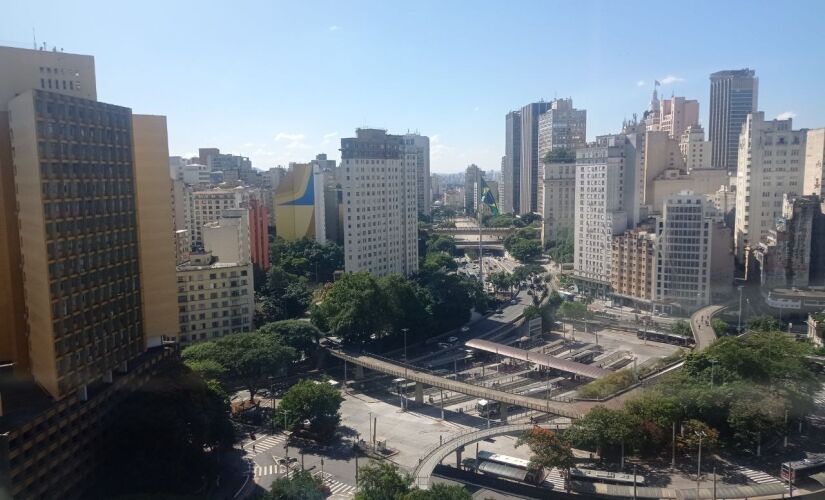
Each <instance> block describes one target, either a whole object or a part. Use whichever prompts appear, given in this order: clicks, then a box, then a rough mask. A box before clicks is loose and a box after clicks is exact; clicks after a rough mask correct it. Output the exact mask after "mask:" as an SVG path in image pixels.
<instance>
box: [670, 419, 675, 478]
mask: <svg viewBox="0 0 825 500" xmlns="http://www.w3.org/2000/svg"><path fill="white" fill-rule="evenodd" d="M672 450H673V454H672V456H671V458H670V468H671V469H675V468H676V420H674V421H673V445H672Z"/></svg>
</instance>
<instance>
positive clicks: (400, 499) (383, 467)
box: [355, 462, 473, 500]
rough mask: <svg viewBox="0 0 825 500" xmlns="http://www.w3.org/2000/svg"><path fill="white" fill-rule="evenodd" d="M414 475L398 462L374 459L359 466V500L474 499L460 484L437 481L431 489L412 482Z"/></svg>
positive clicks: (357, 498)
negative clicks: (406, 471)
mask: <svg viewBox="0 0 825 500" xmlns="http://www.w3.org/2000/svg"><path fill="white" fill-rule="evenodd" d="M412 482H413V478H412V477H410V476H409V475H408V474H405V473H403V472H401V471H400V470H399V468H398V466H397V465H395V464H393V463H387V462H372V463H369V464H367V465H364V466H362V467H360V468H359V469H358V485H359V490H358V493H356V494H355V500H471V499H472V498H473V496H472V495H471V494H470V493H469V492H468V491H467V490H466V489H464V487H462V486H460V485H448V484H433V485H432V486H430V488H429V489H427V490H419V489H417V488H415V487H413V486H412Z"/></svg>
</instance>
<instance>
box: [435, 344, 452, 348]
mask: <svg viewBox="0 0 825 500" xmlns="http://www.w3.org/2000/svg"><path fill="white" fill-rule="evenodd" d="M438 347H440V348H442V349H449V348H450V347H452V346H451V345H450V344H448V343H446V342H439V343H438Z"/></svg>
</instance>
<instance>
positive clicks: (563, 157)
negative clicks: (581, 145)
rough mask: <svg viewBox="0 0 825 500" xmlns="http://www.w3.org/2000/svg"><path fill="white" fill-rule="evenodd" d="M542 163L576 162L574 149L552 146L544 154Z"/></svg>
mask: <svg viewBox="0 0 825 500" xmlns="http://www.w3.org/2000/svg"><path fill="white" fill-rule="evenodd" d="M542 161H543V162H544V163H576V151H575V150H573V149H562V148H553V149H551V150H550V151H548V152H547V153H545V154H544V158H542Z"/></svg>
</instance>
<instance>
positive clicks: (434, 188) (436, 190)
mask: <svg viewBox="0 0 825 500" xmlns="http://www.w3.org/2000/svg"><path fill="white" fill-rule="evenodd" d="M430 190H431V192H432V194H431V197H438V196H441V195H442V194H443V193H442V192H441V179H439V177H438V174H431V175H430ZM432 201H433V200H432V198H431V199H430V202H432Z"/></svg>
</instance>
